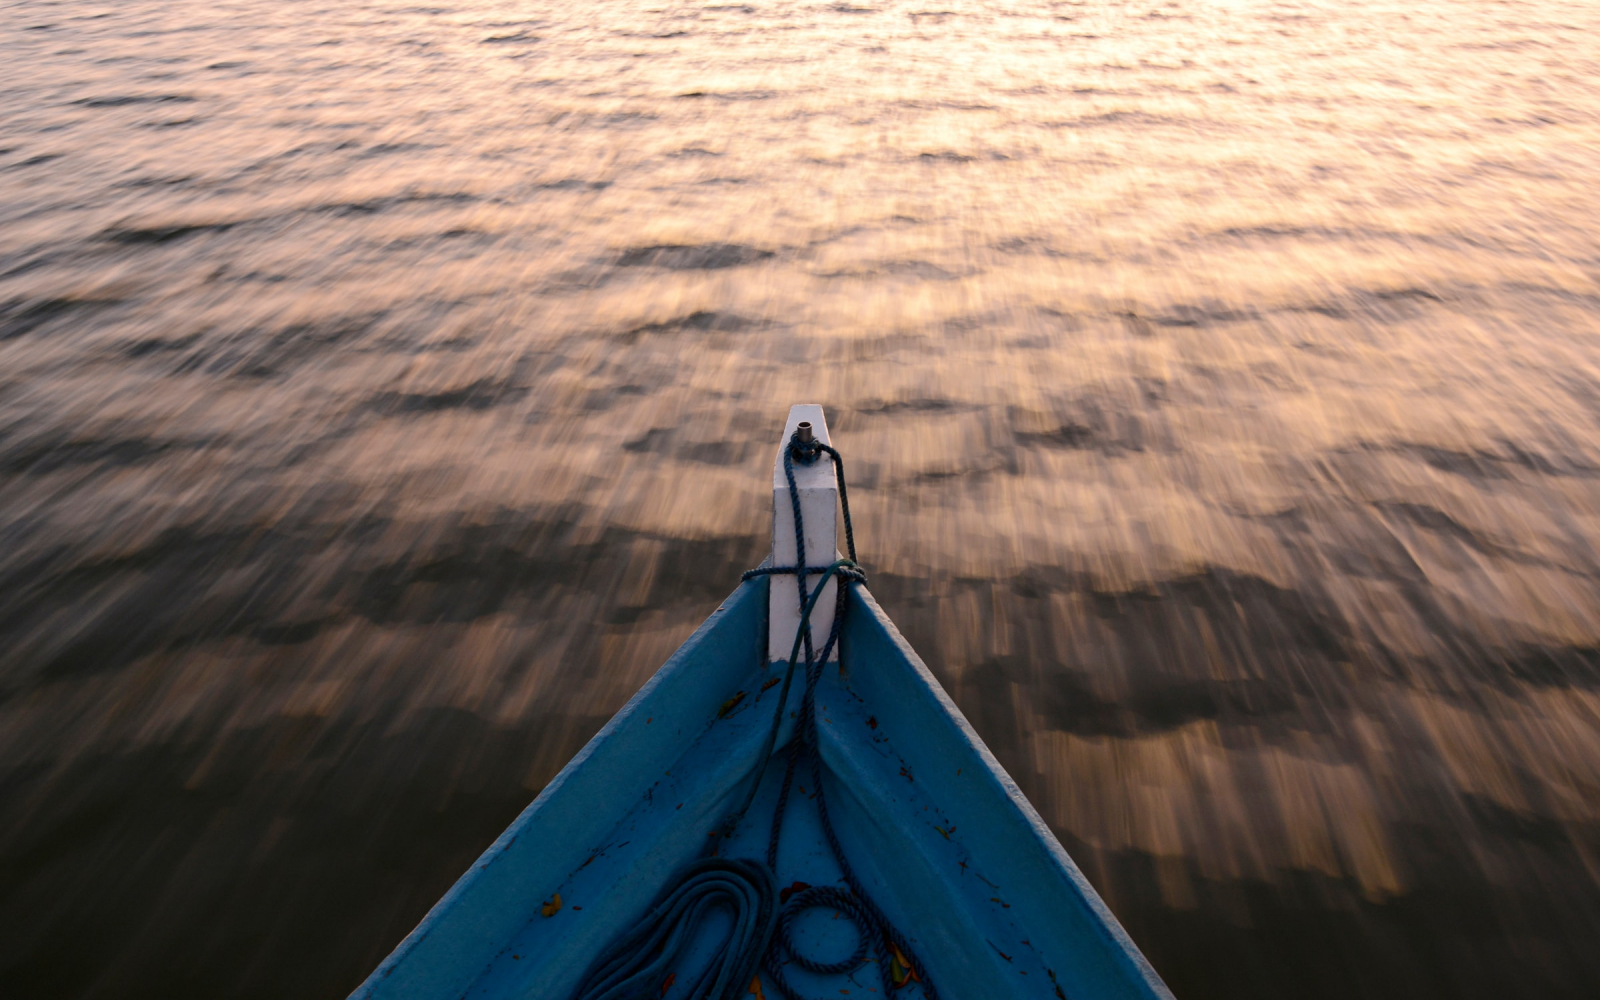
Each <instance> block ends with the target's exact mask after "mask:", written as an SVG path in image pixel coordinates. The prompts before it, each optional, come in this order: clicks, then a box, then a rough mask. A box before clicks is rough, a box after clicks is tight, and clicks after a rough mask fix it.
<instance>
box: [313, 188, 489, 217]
mask: <svg viewBox="0 0 1600 1000" xmlns="http://www.w3.org/2000/svg"><path fill="white" fill-rule="evenodd" d="M481 200H482V199H481V198H479V197H478V196H477V195H474V194H468V193H467V192H465V191H442V192H407V193H405V194H397V195H389V196H386V197H379V198H363V199H361V200H359V201H339V202H330V203H327V204H323V205H318V206H316V207H315V208H313V209H312V211H313V212H325V213H328V214H331V215H377V214H379V213H380V212H384V211H387V210H389V209H391V208H397V207H400V206H403V205H426V204H441V205H467V204H472V203H475V202H478V201H481Z"/></svg>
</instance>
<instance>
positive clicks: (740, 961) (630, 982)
mask: <svg viewBox="0 0 1600 1000" xmlns="http://www.w3.org/2000/svg"><path fill="white" fill-rule="evenodd" d="M823 454H827V455H829V456H831V457H832V458H833V464H834V471H835V473H836V476H837V479H838V483H839V504H840V507H841V509H842V512H843V516H844V536H845V546H846V548H847V549H848V550H849V552H850V556H849V558H847V559H839V560H837V561H835V562H833V563H830V564H829V565H827V566H807V565H806V564H805V552H806V545H805V520H804V518H803V517H802V516H801V513H800V489H799V487H798V486H797V485H796V483H795V478H794V463H795V462H799V463H800V464H801V465H811V464H814V463H815V462H816V461H817V459H818V458H820V457H821V456H822V455H823ZM783 470H784V474H785V477H786V478H787V479H788V483H789V503H790V506H791V508H792V509H793V511H794V535H795V553H796V559H795V565H793V566H762V567H759V568H757V569H753V570H749V571H747V572H745V573H744V574H743V575H742V576H741V578H740V579H741V580H742V581H745V580H751V579H753V578H755V577H758V576H778V575H785V576H786V575H789V574H793V575H794V578H795V582H796V585H797V588H798V595H799V599H800V627H799V629H798V630H797V631H796V633H795V637H794V645H793V646H792V647H791V649H790V651H789V663H788V667H787V669H786V670H785V671H784V677H783V687H782V689H781V690H780V691H779V692H778V702H777V706H776V708H775V709H774V711H773V717H772V725H771V726H770V727H769V729H768V731H767V736H766V740H765V743H764V746H763V748H762V751H761V754H760V756H759V757H758V758H757V765H756V770H755V774H754V775H753V777H752V780H751V783H750V787H749V789H748V790H747V792H746V795H745V798H744V801H743V803H742V804H741V805H740V806H739V808H738V809H736V810H734V811H733V812H732V813H730V814H728V816H727V817H726V818H725V819H724V820H723V822H722V823H720V824H719V825H718V827H717V829H716V830H714V831H713V832H712V834H711V838H710V840H709V842H708V844H707V847H706V850H705V852H704V853H703V854H702V856H701V857H700V858H698V859H696V860H695V861H693V862H691V863H690V864H688V865H686V866H685V867H684V868H683V869H680V870H679V872H678V873H676V874H675V875H674V876H673V878H672V879H671V880H669V882H668V885H667V888H665V889H663V890H662V892H661V895H660V896H658V897H657V899H656V902H655V903H654V904H652V906H651V908H650V910H649V911H648V912H646V913H645V915H644V916H643V917H641V918H640V920H639V922H638V923H637V924H636V925H635V927H634V929H633V930H631V931H629V932H627V933H625V934H624V935H623V936H621V937H620V938H618V939H616V940H615V941H613V942H612V943H611V945H610V946H609V947H608V948H607V949H606V950H605V952H603V953H602V954H601V956H600V958H599V959H598V960H597V961H596V962H595V964H594V965H593V966H592V967H591V968H590V970H589V972H588V974H587V975H586V976H585V977H584V982H583V985H582V986H581V987H580V988H579V990H578V993H577V994H576V997H575V1000H633V998H636V997H647V996H648V997H655V996H659V995H660V994H661V992H662V991H663V988H664V984H665V982H666V978H667V976H668V975H669V970H668V969H667V966H668V965H669V964H671V961H672V960H674V959H676V958H677V956H678V955H679V954H680V953H681V952H682V950H683V948H684V947H686V946H687V944H688V943H689V942H690V941H692V940H693V939H694V933H693V932H694V931H695V930H697V929H698V927H699V925H700V922H701V920H702V919H703V916H704V914H705V913H706V912H707V911H708V910H710V909H713V908H721V909H724V910H728V911H731V912H732V915H733V918H734V928H733V930H731V931H730V932H729V934H728V940H727V941H726V942H724V945H723V947H721V948H719V949H718V956H717V958H716V959H714V960H713V961H712V963H711V965H710V966H709V967H707V968H706V969H705V970H704V971H703V972H702V973H701V974H700V976H699V978H698V979H696V981H695V983H694V986H693V987H692V989H691V990H690V992H689V994H688V996H689V997H690V998H691V1000H736V998H737V997H738V996H740V995H741V994H742V993H743V991H744V990H745V989H746V988H747V987H748V985H749V982H750V978H751V977H752V976H753V975H754V972H755V969H756V967H757V965H760V966H761V967H762V968H763V970H764V971H765V972H766V974H767V977H768V978H769V979H770V980H771V982H772V984H773V985H774V986H776V987H777V988H778V992H779V993H780V994H782V995H783V996H784V997H787V998H789V1000H801V998H800V994H799V993H798V992H797V991H796V990H795V989H794V987H792V986H791V985H790V984H789V981H788V979H787V978H786V977H785V975H784V972H783V967H784V965H786V964H788V963H789V962H791V961H792V962H793V963H794V964H796V965H798V966H800V967H801V968H802V969H806V970H808V971H810V972H813V973H817V974H820V975H838V974H843V973H848V972H852V971H854V970H855V969H857V968H859V967H860V966H861V964H862V963H863V962H864V961H866V958H867V953H868V952H869V951H870V952H872V953H873V955H874V956H875V957H876V958H877V961H878V971H879V975H880V977H881V979H882V983H883V991H884V995H888V993H889V992H890V991H891V990H893V989H894V988H895V987H896V985H897V984H896V983H895V982H894V976H893V973H892V971H891V962H890V958H891V954H890V952H891V949H893V951H894V952H895V953H896V955H897V956H898V957H899V958H901V959H902V960H903V961H904V962H905V963H907V964H908V965H909V969H908V970H907V972H908V974H909V973H911V972H912V970H917V971H920V976H919V980H920V982H921V984H922V990H923V994H924V995H925V996H926V997H928V998H929V1000H938V996H939V995H938V993H937V992H936V991H935V990H934V987H933V983H932V982H931V981H930V980H929V979H928V977H927V972H926V970H924V969H923V968H922V963H921V961H920V960H918V959H917V957H916V954H915V953H914V952H913V951H912V949H911V946H910V945H909V944H908V943H907V942H906V939H905V937H904V935H902V934H901V933H900V932H899V930H898V929H896V928H895V926H894V925H893V924H892V923H890V922H889V918H888V917H887V916H885V915H884V913H883V911H882V910H880V909H879V908H878V906H877V904H876V903H874V902H873V901H872V897H870V896H869V895H867V892H866V890H865V889H864V888H863V887H862V885H861V883H860V881H859V880H858V879H857V878H856V874H855V870H854V869H853V868H851V867H850V862H849V861H848V860H846V859H845V855H844V848H843V847H842V846H841V845H840V843H839V837H838V834H836V833H835V832H834V829H833V821H832V820H831V819H830V818H829V816H828V803H827V797H826V796H825V795H824V794H823V791H822V755H821V754H820V753H819V752H818V750H817V721H816V692H817V682H818V681H819V680H821V678H822V669H823V667H824V666H825V665H826V664H827V662H828V657H829V656H830V655H832V653H833V650H834V648H835V647H836V646H838V644H839V635H840V629H841V626H842V625H843V623H844V614H845V607H846V604H847V596H848V595H847V593H846V590H845V588H846V585H848V584H851V583H865V582H866V579H867V577H866V574H865V573H863V572H862V571H861V567H860V566H858V565H857V564H856V538H855V528H854V526H853V525H852V524H851V522H850V498H849V494H848V493H847V492H846V489H845V479H844V459H843V458H841V457H840V456H839V453H838V452H837V451H835V450H834V449H833V448H830V447H829V446H827V445H825V444H823V443H822V442H821V441H817V440H815V439H812V440H809V441H802V440H801V439H800V435H799V433H798V432H797V433H796V434H795V435H794V436H793V437H791V438H790V439H789V444H788V447H786V448H785V449H784V453H783ZM808 576H821V577H822V579H821V580H819V581H818V582H817V584H816V586H815V587H814V588H813V589H812V590H811V592H810V593H809V594H808V593H807V592H806V578H807V577H808ZM833 579H837V580H838V587H837V590H836V591H835V594H834V612H833V626H832V628H830V629H829V630H828V638H827V641H825V642H824V643H823V644H822V650H821V652H820V654H819V653H818V652H817V651H816V650H815V648H814V644H813V642H812V635H811V614H812V612H813V611H814V610H815V608H816V605H817V602H818V601H819V600H820V599H821V597H822V591H823V590H824V589H825V588H826V587H827V585H828V582H829V580H833ZM802 652H804V660H803V661H802V659H801V653H802ZM763 655H765V654H763ZM841 658H842V656H841ZM802 662H803V663H804V666H805V688H804V693H803V694H802V696H801V699H800V710H799V712H798V715H797V720H796V723H795V735H794V737H793V739H792V740H791V741H790V744H789V760H788V763H787V764H786V766H785V767H784V774H783V785H782V786H781V788H780V789H779V791H778V802H777V805H776V806H775V807H774V809H773V814H772V830H771V833H770V835H769V836H768V838H767V856H766V860H765V864H763V863H762V862H761V861H757V860H753V859H718V858H716V857H715V854H716V851H717V847H718V842H719V840H721V839H723V838H726V837H729V836H731V835H732V834H733V832H734V831H735V830H736V829H737V828H738V826H739V824H740V822H742V821H743V819H744V817H745V814H746V813H747V812H748V811H749V809H750V806H751V804H752V803H753V802H754V801H755V797H756V792H757V791H758V790H759V789H760V787H761V778H762V776H763V775H764V774H765V772H766V762H767V761H769V760H771V759H772V754H773V749H774V747H775V746H776V744H777V738H778V730H779V728H780V727H781V726H782V724H783V710H784V707H785V706H786V705H787V704H788V701H789V689H790V686H791V684H792V683H793V681H794V673H795V668H796V667H797V666H798V665H800V664H801V663H802ZM802 761H806V762H809V764H810V766H811V781H812V784H813V785H815V786H816V794H815V795H814V796H813V797H812V798H813V801H815V802H816V804H817V815H818V817H819V818H820V820H821V821H822V831H823V835H824V836H825V837H826V838H827V841H828V849H829V850H830V851H832V853H833V859H834V861H835V862H836V863H837V864H838V865H839V871H840V872H841V873H842V874H843V876H844V882H845V885H846V886H847V887H848V888H847V889H841V888H839V887H837V886H813V887H810V888H806V889H803V890H801V891H799V892H797V893H795V894H794V895H793V896H791V897H790V898H789V900H788V902H787V903H786V904H780V906H779V907H777V908H774V907H773V906H772V905H771V903H772V891H773V888H774V887H775V885H776V876H775V874H774V873H775V872H776V871H777V868H778V845H779V841H780V838H781V835H782V832H783V815H784V812H785V811H786V810H787V808H788V802H789V790H790V788H791V786H792V785H793V784H794V776H795V770H796V768H797V767H799V765H800V764H801V762H802ZM818 908H827V909H832V910H834V911H835V912H837V913H838V914H839V915H841V916H843V917H844V918H845V919H846V920H848V921H849V922H850V923H851V925H852V926H853V927H854V928H855V930H856V948H855V950H854V952H852V953H851V955H850V956H849V957H848V958H845V959H843V960H841V961H837V962H818V961H815V960H813V959H811V958H810V957H808V956H806V955H804V954H802V953H800V952H799V951H797V950H796V949H795V947H794V940H793V937H792V933H791V932H792V928H793V925H794V922H795V920H796V919H798V918H799V916H800V914H802V913H805V912H806V911H808V910H812V909H818ZM899 985H904V984H903V983H901V984H899Z"/></svg>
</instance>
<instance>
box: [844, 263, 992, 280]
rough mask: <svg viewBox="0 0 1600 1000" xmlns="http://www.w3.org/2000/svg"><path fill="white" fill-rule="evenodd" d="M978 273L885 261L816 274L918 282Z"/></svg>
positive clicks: (857, 278) (964, 276)
mask: <svg viewBox="0 0 1600 1000" xmlns="http://www.w3.org/2000/svg"><path fill="white" fill-rule="evenodd" d="M974 273H976V272H956V271H949V270H946V269H945V268H942V267H940V266H939V265H938V264H935V263H933V262H932V261H926V260H884V261H875V262H873V263H870V264H864V265H861V266H858V267H850V268H840V269H839V270H836V271H819V272H815V274H816V276H817V277H819V278H828V279H838V278H849V279H853V280H857V281H865V280H871V279H874V278H889V277H896V278H911V279H914V280H917V281H954V280H956V279H958V278H966V277H970V276H971V275H972V274H974Z"/></svg>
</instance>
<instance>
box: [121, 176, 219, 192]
mask: <svg viewBox="0 0 1600 1000" xmlns="http://www.w3.org/2000/svg"><path fill="white" fill-rule="evenodd" d="M199 179H200V178H199V176H198V175H197V174H153V175H149V176H145V177H135V178H132V179H131V180H126V181H120V182H118V183H117V187H119V188H136V189H137V188H163V187H183V186H184V185H186V184H192V183H194V182H195V181H197V180H199Z"/></svg>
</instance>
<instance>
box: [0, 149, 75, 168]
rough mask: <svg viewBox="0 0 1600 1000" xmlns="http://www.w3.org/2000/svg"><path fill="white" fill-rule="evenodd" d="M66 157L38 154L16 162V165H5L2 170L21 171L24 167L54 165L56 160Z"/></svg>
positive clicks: (57, 154) (64, 155)
mask: <svg viewBox="0 0 1600 1000" xmlns="http://www.w3.org/2000/svg"><path fill="white" fill-rule="evenodd" d="M66 155H67V154H65V153H39V154H38V155H36V156H30V157H28V158H27V159H26V160H18V161H17V162H16V163H11V164H7V165H6V166H5V167H4V168H3V169H5V170H22V169H24V168H26V167H39V166H43V165H44V164H46V163H54V162H55V161H56V160H60V159H63V158H65V157H66Z"/></svg>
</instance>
